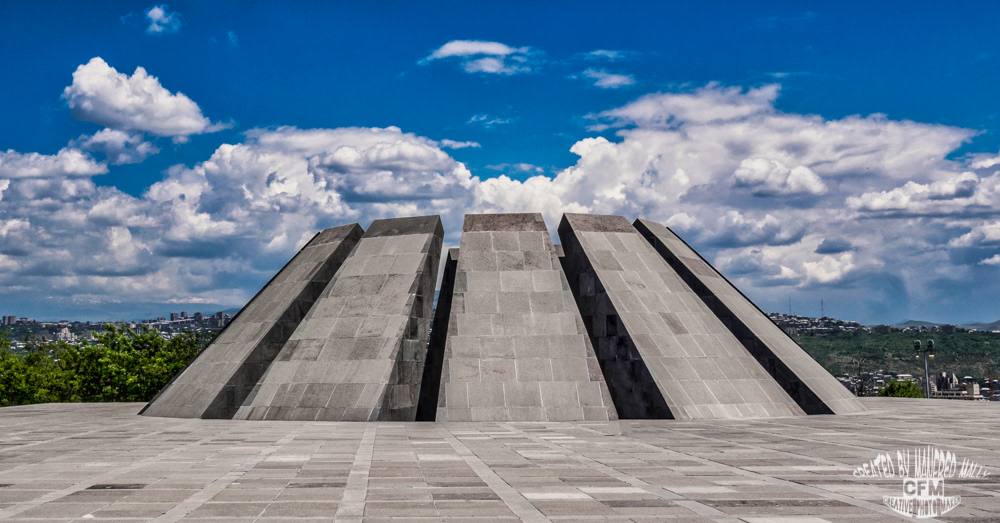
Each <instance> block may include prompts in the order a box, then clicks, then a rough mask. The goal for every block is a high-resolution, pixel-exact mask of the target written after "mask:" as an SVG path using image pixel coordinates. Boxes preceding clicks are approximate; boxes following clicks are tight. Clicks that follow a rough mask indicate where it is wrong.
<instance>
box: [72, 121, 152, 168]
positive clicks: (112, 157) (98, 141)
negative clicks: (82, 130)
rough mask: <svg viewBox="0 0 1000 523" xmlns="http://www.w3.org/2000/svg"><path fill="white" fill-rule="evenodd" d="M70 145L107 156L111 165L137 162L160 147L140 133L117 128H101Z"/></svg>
mask: <svg viewBox="0 0 1000 523" xmlns="http://www.w3.org/2000/svg"><path fill="white" fill-rule="evenodd" d="M70 145H72V146H75V147H79V148H81V149H85V150H88V151H91V152H99V153H102V154H104V155H105V156H107V158H108V162H109V163H111V164H112V165H123V164H129V163H139V162H141V161H143V160H145V159H146V157H147V156H149V155H152V154H156V153H158V152H160V149H159V148H158V147H156V146H155V145H153V144H152V143H149V142H147V141H145V140H144V139H143V136H142V134H139V133H127V132H125V131H119V130H117V129H103V130H101V131H98V132H97V133H95V134H94V135H92V136H87V135H84V136H81V137H79V138H77V139H76V140H75V141H73V142H71V144H70Z"/></svg>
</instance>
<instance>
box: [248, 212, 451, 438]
mask: <svg viewBox="0 0 1000 523" xmlns="http://www.w3.org/2000/svg"><path fill="white" fill-rule="evenodd" d="M442 237H443V229H442V226H441V219H440V217H438V216H421V217H416V218H395V219H386V220H375V221H374V222H373V223H372V224H371V226H370V227H369V228H368V231H367V232H365V234H364V236H363V237H362V238H361V240H360V241H359V242H358V245H357V247H356V248H355V249H354V252H353V253H351V256H350V257H349V258H347V260H346V261H345V262H344V264H343V267H342V268H341V270H340V271H339V272H338V273H337V277H336V278H335V279H334V280H333V281H331V282H330V283H329V285H328V286H327V288H326V290H325V291H324V292H323V294H322V295H321V296H320V298H319V299H318V300H317V302H316V305H315V306H314V307H313V309H312V310H311V311H310V312H309V314H308V315H306V317H305V319H304V320H303V321H302V323H301V324H300V325H299V327H298V328H297V329H296V330H295V332H294V333H293V334H292V336H291V337H290V338H289V340H288V342H287V343H285V345H284V347H282V348H281V352H280V353H279V354H278V357H277V358H276V361H275V362H274V363H272V365H271V368H270V369H269V370H268V372H267V374H266V375H265V376H264V378H263V379H262V380H261V382H260V384H259V385H258V387H256V388H255V390H254V391H253V392H252V393H251V394H250V396H249V397H247V399H246V400H245V401H244V405H243V406H242V407H241V408H240V410H239V411H238V412H237V413H236V416H235V418H236V419H268V420H270V419H284V420H321V421H414V420H415V419H416V414H417V405H418V399H419V395H420V385H421V379H422V377H423V373H424V360H425V356H426V347H427V338H428V334H429V331H430V322H431V314H432V311H433V298H434V286H435V282H436V279H437V268H438V260H439V258H440V253H441V242H442Z"/></svg>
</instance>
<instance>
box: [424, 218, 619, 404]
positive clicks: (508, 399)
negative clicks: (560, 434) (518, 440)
mask: <svg viewBox="0 0 1000 523" xmlns="http://www.w3.org/2000/svg"><path fill="white" fill-rule="evenodd" d="M442 292H444V286H442ZM445 305H446V306H448V307H449V308H450V311H449V312H450V314H449V321H448V322H447V329H448V330H447V333H448V335H447V339H446V340H445V344H444V349H443V358H442V370H441V374H440V375H441V386H440V392H439V394H438V409H437V415H436V418H437V420H439V421H554V420H565V421H582V420H595V421H607V420H609V419H615V418H616V413H615V410H614V406H613V405H612V402H611V398H610V395H609V393H608V389H607V385H605V384H604V377H603V376H602V375H601V372H600V368H599V365H598V363H597V359H596V357H595V354H594V350H593V347H592V346H591V344H590V339H589V338H588V336H587V332H586V330H585V328H584V326H583V324H582V322H581V320H580V313H579V310H578V309H577V306H576V301H575V300H574V299H573V295H572V293H571V292H570V290H569V284H568V282H567V280H566V276H565V275H564V274H563V271H562V267H561V265H560V264H559V259H558V257H557V254H556V251H555V249H553V246H552V240H551V238H549V234H548V231H547V229H546V227H545V222H544V221H543V220H542V216H541V215H540V214H469V215H466V217H465V224H464V226H463V229H462V241H461V247H460V249H459V252H458V261H457V263H456V265H455V274H454V296H453V297H452V299H451V301H450V302H447V303H445ZM441 313H442V314H443V313H444V311H443V310H442V311H441ZM432 350H440V347H439V346H436V347H434V348H432Z"/></svg>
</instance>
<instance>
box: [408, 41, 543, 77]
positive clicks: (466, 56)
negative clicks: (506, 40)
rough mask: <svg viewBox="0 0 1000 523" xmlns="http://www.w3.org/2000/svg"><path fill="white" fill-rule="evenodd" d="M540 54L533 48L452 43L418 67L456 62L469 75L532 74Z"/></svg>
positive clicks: (479, 42)
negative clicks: (437, 62) (444, 61)
mask: <svg viewBox="0 0 1000 523" xmlns="http://www.w3.org/2000/svg"><path fill="white" fill-rule="evenodd" d="M537 54H538V53H537V52H535V51H533V50H532V49H531V48H530V47H511V46H509V45H506V44H502V43H500V42H484V41H481V40H452V41H451V42H448V43H446V44H444V45H442V46H441V47H439V48H438V49H436V50H435V51H434V52H432V53H431V54H430V55H428V56H427V57H426V58H424V59H423V60H421V61H420V62H419V63H420V64H427V63H430V62H432V61H434V60H442V59H455V60H457V61H458V62H459V64H460V65H461V66H462V69H464V70H465V72H467V73H485V74H499V75H514V74H522V73H529V72H531V71H532V68H534V67H536V66H537V65H536V64H535V60H534V58H535V56H536V55H537Z"/></svg>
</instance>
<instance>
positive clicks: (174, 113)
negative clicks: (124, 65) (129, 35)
mask: <svg viewBox="0 0 1000 523" xmlns="http://www.w3.org/2000/svg"><path fill="white" fill-rule="evenodd" d="M63 98H64V99H65V100H66V102H67V104H68V105H69V108H70V113H71V114H72V115H73V117H74V118H76V119H78V120H84V121H88V122H93V123H96V124H100V125H103V126H105V127H109V128H112V129H118V130H122V131H141V132H147V133H150V134H153V135H156V136H170V137H173V138H174V139H175V141H184V140H186V139H187V137H188V136H190V135H192V134H201V133H209V132H215V131H218V130H221V129H224V128H226V127H227V125H225V124H219V123H212V122H211V121H210V120H209V119H208V118H206V117H205V116H204V115H202V113H201V109H200V108H199V107H198V104H196V103H194V102H193V101H192V100H191V99H190V98H188V97H187V96H185V95H184V94H183V93H179V92H178V93H171V92H170V91H168V90H167V89H165V88H164V87H163V86H162V85H160V82H159V80H157V79H156V77H155V76H150V75H149V74H147V73H146V70H145V69H143V68H142V67H137V68H136V70H135V72H134V73H132V76H128V75H126V74H124V73H119V72H118V71H116V70H115V69H114V68H113V67H111V66H109V65H108V64H107V62H105V61H104V60H102V59H101V58H100V57H95V58H92V59H91V60H90V61H89V62H87V63H86V64H83V65H81V66H79V67H77V69H76V71H74V72H73V83H72V84H71V85H70V86H69V87H67V88H66V89H65V90H64V91H63Z"/></svg>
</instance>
